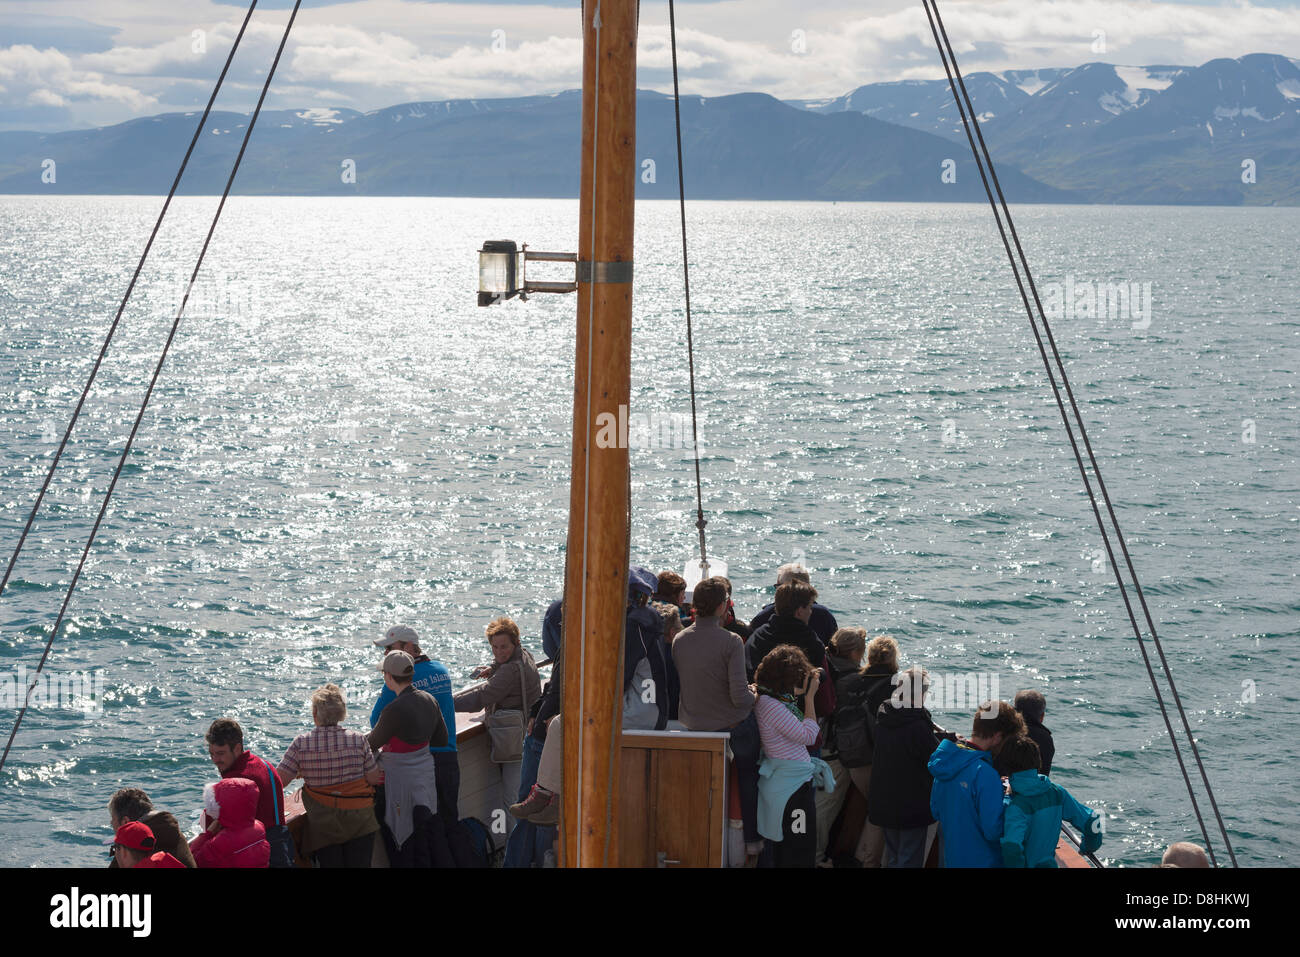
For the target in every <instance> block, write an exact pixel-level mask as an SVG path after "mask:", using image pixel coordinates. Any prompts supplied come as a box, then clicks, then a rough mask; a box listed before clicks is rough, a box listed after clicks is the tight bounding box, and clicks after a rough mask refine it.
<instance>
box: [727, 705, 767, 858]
mask: <svg viewBox="0 0 1300 957" xmlns="http://www.w3.org/2000/svg"><path fill="white" fill-rule="evenodd" d="M761 747H762V744H761V742H760V741H759V738H758V717H757V716H756V715H755V714H754V712H752V711H751V712H750V713H749V717H747V718H745V720H744V721H742V722H740V724H738V725H736V726H735V727H734V728H732V729H731V756H732V758H733V760H734V762H735V766H736V783H737V784H738V785H739V787H740V818H741V821H742V822H743V823H744V825H745V843H746V844H753V843H754V842H755V841H759V840H762V838H761V837H760V836H759V833H758V753H759V750H760V748H761Z"/></svg>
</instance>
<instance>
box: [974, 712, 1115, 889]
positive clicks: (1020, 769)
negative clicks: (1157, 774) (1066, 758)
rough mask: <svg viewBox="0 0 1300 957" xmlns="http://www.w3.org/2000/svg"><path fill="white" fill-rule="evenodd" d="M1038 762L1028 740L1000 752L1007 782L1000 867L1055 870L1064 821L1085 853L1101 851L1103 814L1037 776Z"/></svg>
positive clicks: (1015, 741) (1007, 744)
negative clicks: (1008, 793) (1075, 830)
mask: <svg viewBox="0 0 1300 957" xmlns="http://www.w3.org/2000/svg"><path fill="white" fill-rule="evenodd" d="M1041 760H1042V759H1041V757H1040V755H1039V751H1038V745H1037V744H1035V743H1034V741H1033V740H1032V739H1031V738H1029V737H1017V738H1012V739H1011V740H1010V741H1007V742H1005V743H1004V744H1003V745H1002V750H1001V751H999V752H998V769H999V770H1000V771H1001V772H1002V773H1003V774H1006V775H1008V776H1009V779H1010V781H1011V796H1010V797H1009V798H1008V799H1007V803H1006V813H1005V815H1004V818H1003V825H1002V842H1001V843H1002V866H1003V867H1056V866H1057V864H1056V844H1057V841H1058V840H1059V838H1060V834H1061V821H1062V820H1066V821H1069V822H1070V823H1071V824H1073V825H1074V826H1075V827H1077V828H1078V829H1079V833H1080V834H1082V835H1083V841H1082V845H1081V849H1082V850H1083V852H1084V853H1085V854H1090V853H1092V852H1093V851H1095V850H1096V849H1097V848H1099V847H1101V815H1100V814H1098V813H1097V812H1096V811H1094V810H1092V809H1091V808H1087V807H1084V806H1083V805H1082V804H1080V803H1079V802H1078V801H1076V800H1075V799H1074V798H1073V797H1072V796H1071V795H1070V792H1069V791H1067V790H1066V789H1065V788H1063V787H1061V786H1060V785H1059V784H1056V783H1054V782H1053V781H1052V780H1051V779H1050V778H1048V777H1047V776H1046V775H1043V774H1040V773H1039V771H1038V768H1039V765H1040V762H1041Z"/></svg>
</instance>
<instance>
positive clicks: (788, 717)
mask: <svg viewBox="0 0 1300 957" xmlns="http://www.w3.org/2000/svg"><path fill="white" fill-rule="evenodd" d="M754 714H755V715H756V716H757V718H758V738H759V740H760V741H761V742H762V743H763V753H764V754H766V755H767V756H768V757H769V758H773V759H775V760H778V761H807V760H808V749H809V748H810V747H812V746H813V745H814V744H815V743H816V742H817V734H818V732H819V731H820V729H819V728H818V727H817V722H816V720H814V719H813V718H804V719H803V720H802V721H800V720H799V719H798V718H796V717H795V715H794V712H793V711H791V710H790V709H789V708H787V707H786V706H785V705H784V704H783V703H781V702H780V701H778V700H777V699H776V698H773V697H772V696H771V695H766V694H761V695H759V696H758V703H757V704H755V705H754Z"/></svg>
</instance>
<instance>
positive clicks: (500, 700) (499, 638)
mask: <svg viewBox="0 0 1300 957" xmlns="http://www.w3.org/2000/svg"><path fill="white" fill-rule="evenodd" d="M487 640H488V644H489V646H490V647H491V648H492V664H490V665H483V666H482V667H479V668H475V669H474V671H473V673H472V677H475V678H486V679H487V683H486V684H483V685H477V686H475V687H473V688H466V689H465V690H464V691H461V692H460V693H459V694H457V695H456V696H455V698H454V701H455V704H456V710H457V711H464V712H469V713H473V712H475V711H486V712H487V714H486V715H485V717H484V724H485V725H486V726H487V729H488V734H489V737H490V739H491V748H490V757H491V759H492V761H493V762H494V763H495V764H496V766H497V768H498V769H499V773H500V781H501V803H500V804H499V807H501V808H502V809H503V810H504V809H505V808H507V807H509V806H510V804H511V802H512V801H513V799H514V798H515V797H516V796H517V795H518V794H519V775H520V768H521V762H522V759H523V753H524V736H525V733H526V725H527V723H528V713H529V709H530V708H531V707H532V705H533V704H534V702H536V701H537V699H538V697H540V695H541V693H542V679H541V676H540V675H539V674H538V672H537V663H536V662H535V661H534V660H533V656H532V655H531V654H529V653H528V649H526V648H524V647H523V645H522V644H520V642H519V626H518V625H516V624H515V623H514V621H513V620H512V619H510V618H505V617H502V618H497V619H495V620H493V621H492V623H491V624H489V625H488V626H487ZM516 718H517V722H516V720H515V719H516ZM516 723H517V727H516V726H515V725H516ZM514 826H515V822H514V819H513V818H508V819H507V822H506V828H507V833H509V832H510V831H513V830H514Z"/></svg>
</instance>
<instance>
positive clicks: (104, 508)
mask: <svg viewBox="0 0 1300 957" xmlns="http://www.w3.org/2000/svg"><path fill="white" fill-rule="evenodd" d="M300 6H302V0H295V3H294V5H293V12H292V13H290V14H289V22H288V23H287V24H286V25H285V28H284V35H283V36H282V37H281V38H280V46H279V48H278V49H277V50H276V51H275V59H274V60H273V61H272V62H271V69H270V71H269V72H268V73H267V74H266V82H265V83H263V84H262V93H261V95H260V96H259V97H258V98H257V106H256V108H255V109H254V110H253V115H252V117H251V118H250V119H249V121H248V129H247V130H245V131H244V139H243V142H241V143H240V144H239V153H238V154H237V155H236V156H235V163H234V166H232V167H231V170H230V176H229V178H228V179H227V180H226V188H225V189H224V190H223V191H222V193H221V202H220V203H218V204H217V211H216V212H215V213H214V214H213V216H212V223H211V225H209V227H208V234H207V236H206V237H205V238H204V240H203V248H202V249H200V250H199V258H198V261H197V262H195V264H194V271H193V272H192V273H191V274H190V281H189V283H188V284H187V285H186V287H185V295H184V296H183V297H182V298H181V304H180V308H179V309H177V310H176V318H175V320H173V322H172V327H171V331H170V332H169V333H168V335H167V341H166V342H165V343H164V344H163V349H162V354H161V355H160V356H159V357H158V364H157V365H156V366H155V367H154V370H153V377H152V378H151V379H150V380H149V387H148V389H146V390H145V394H144V400H143V401H142V402H141V403H140V411H139V412H138V413H137V414H136V417H135V422H134V423H133V424H132V426H131V433H130V435H128V436H127V440H126V445H125V447H124V448H123V449H122V456H121V458H120V459H118V463H117V468H116V469H115V470H114V472H113V480H112V481H111V482H110V483H109V485H108V491H107V492H105V493H104V500H103V502H101V503H100V506H99V515H98V516H96V518H95V524H94V526H93V527H92V528H91V530H90V537H89V538H88V539H87V540H86V547H85V548H84V549H82V552H81V560H80V561H79V562H78V563H77V570H76V571H75V572H74V573H73V575H72V581H71V582H69V583H68V591H67V594H65V595H64V597H63V605H62V607H61V608H60V609H59V615H58V617H57V618H56V619H55V621H54V627H53V628H51V629H50V637H49V639H48V640H47V641H46V642H45V651H44V653H43V654H42V655H41V660H40V664H38V665H37V666H36V673H35V674H34V675H33V676H32V682H31V684H30V685H28V687H27V696H26V698H25V699H24V701H23V706H22V710H20V711H19V712H18V717H17V719H16V720H15V721H14V726H13V729H12V730H11V731H10V732H9V740H8V741H7V742H6V743H5V749H4V753H3V754H0V771H3V770H4V766H5V762H6V761H7V760H8V759H9V751H10V749H11V748H12V747H13V743H14V738H15V737H16V736H17V735H18V728H19V727H20V726H21V725H22V722H23V718H24V716H26V714H27V708H28V706H29V705H30V704H31V700H32V692H33V690H35V688H36V684H37V681H38V680H39V678H40V673H41V671H42V669H44V667H45V662H46V660H47V659H48V658H49V656H50V649H51V648H53V647H54V639H55V637H56V636H57V635H58V633H59V629H60V628H61V627H62V625H63V619H64V616H65V614H66V613H67V610H68V604H69V603H70V602H71V601H72V595H73V592H75V591H76V588H77V582H78V581H79V580H80V578H81V572H82V570H83V569H84V568H85V565H86V558H87V557H88V556H89V555H90V549H91V546H93V545H94V544H95V536H96V535H98V534H99V527H100V525H101V524H102V523H103V521H104V515H105V514H106V513H107V512H108V505H109V502H110V501H112V498H113V491H114V490H115V489H116V488H117V480H118V479H119V478H121V476H122V469H123V468H124V467H125V466H126V460H127V458H128V456H130V454H131V448H132V446H133V445H134V444H135V436H136V433H137V432H138V431H139V429H140V422H141V421H142V420H143V419H144V414H145V410H146V409H147V408H148V407H149V399H150V398H151V397H152V396H153V390H154V386H155V385H157V383H158V377H159V375H160V374H161V373H162V368H163V363H164V362H166V361H167V353H168V351H169V350H170V349H171V345H172V341H173V340H174V339H175V338H176V331H177V329H178V328H179V327H180V324H181V317H182V316H183V315H184V314H185V306H186V305H187V304H188V303H189V299H190V292H191V291H192V290H193V288H194V282H195V280H197V279H198V275H199V270H200V269H201V268H202V266H203V259H204V257H205V256H206V255H207V252H208V245H209V244H210V243H211V242H212V235H213V233H215V232H216V229H217V222H218V221H219V220H220V219H221V211H222V210H223V209H224V208H225V205H226V199H227V197H229V196H230V189H231V187H232V186H233V185H234V183H235V174H237V173H238V172H239V164H240V163H241V162H242V161H243V159H244V151H245V150H246V149H247V148H248V141H249V138H250V137H252V135H253V128H254V127H255V126H256V125H257V118H258V117H259V116H260V115H261V113H262V104H263V103H264V102H265V101H266V93H267V91H268V90H269V89H270V87H271V79H272V78H273V77H274V76H275V71H276V68H277V67H278V66H279V65H280V57H281V55H282V54H283V53H284V46H285V43H286V42H288V40H289V31H290V30H292V29H293V22H294V20H295V19H296V18H297V16H298V8H299V7H300ZM249 12H250V14H251V12H252V11H251V8H250V11H249ZM245 23H247V20H245ZM241 33H242V31H241ZM231 55H232V56H233V55H234V54H233V50H232V52H231ZM227 66H229V61H227ZM222 75H223V76H224V75H225V71H224V70H223V71H222ZM214 96H215V93H214Z"/></svg>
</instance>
